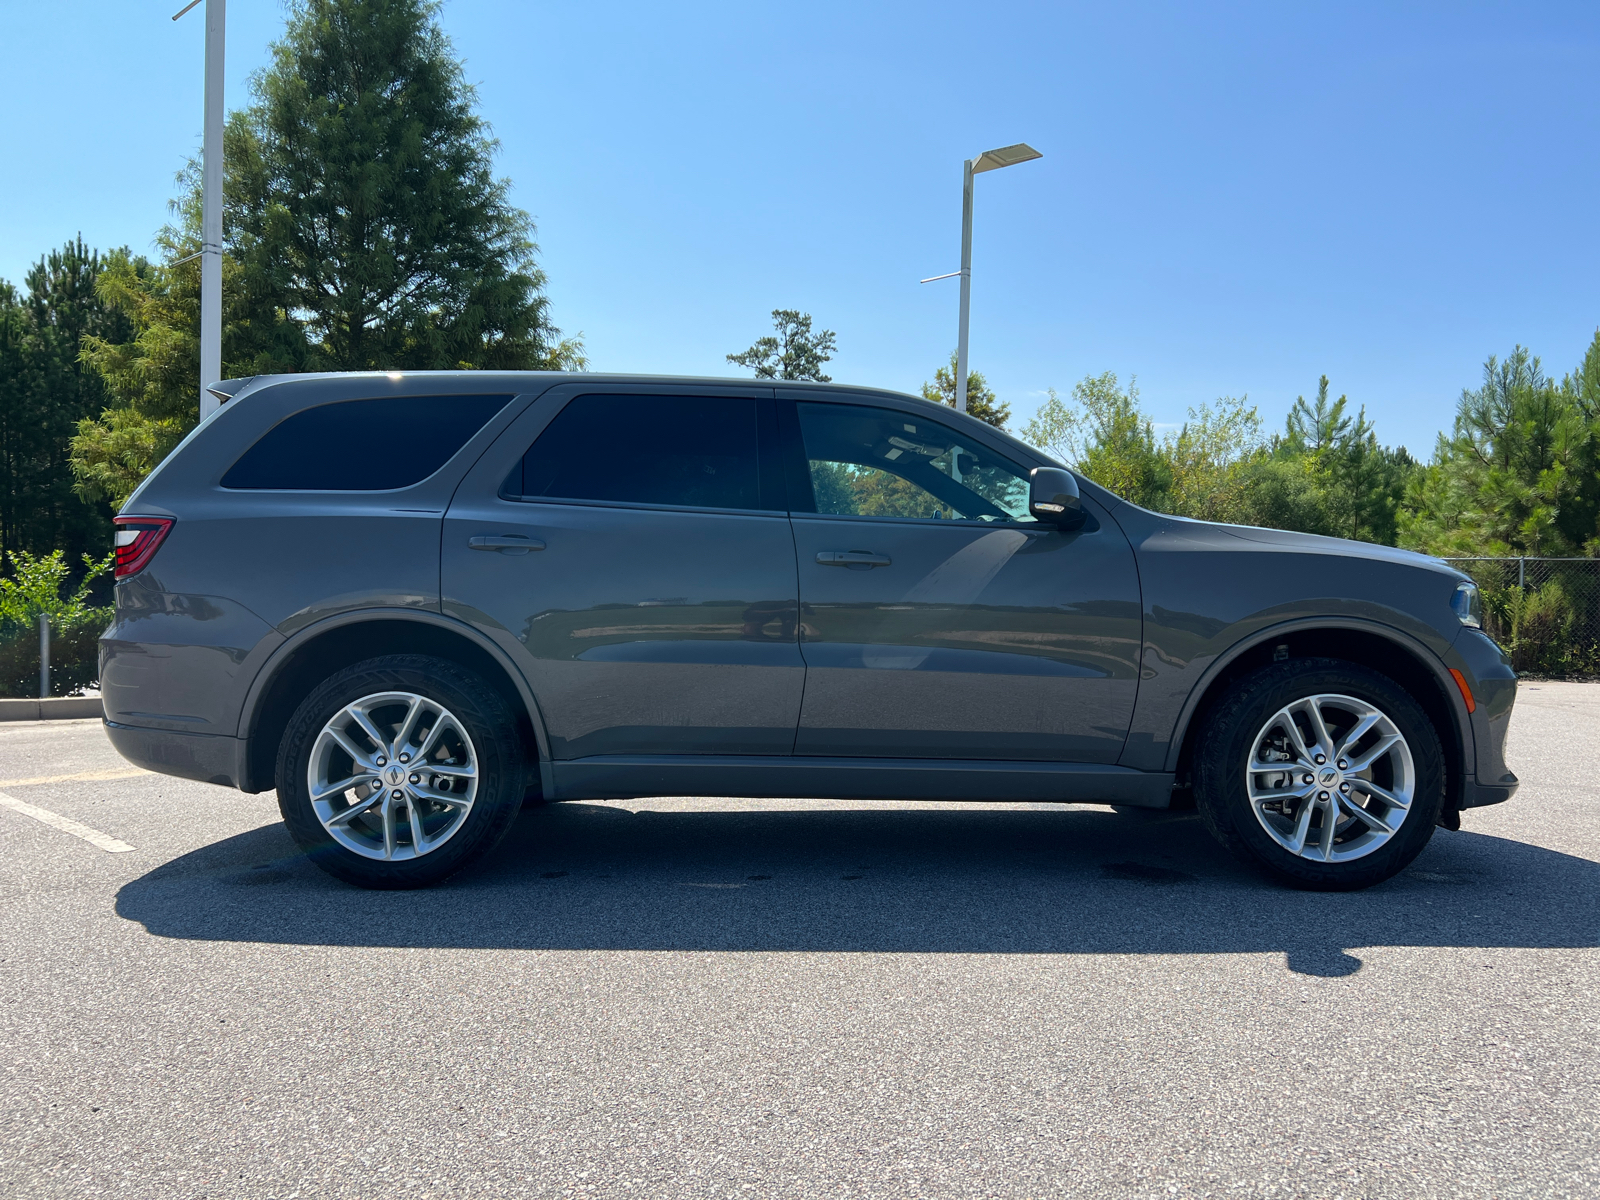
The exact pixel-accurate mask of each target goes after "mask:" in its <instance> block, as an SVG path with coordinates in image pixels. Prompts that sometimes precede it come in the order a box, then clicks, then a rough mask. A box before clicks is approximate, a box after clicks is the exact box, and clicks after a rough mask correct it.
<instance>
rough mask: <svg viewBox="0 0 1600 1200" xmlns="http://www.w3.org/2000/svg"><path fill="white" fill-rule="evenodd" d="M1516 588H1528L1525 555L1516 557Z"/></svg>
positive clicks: (1520, 589) (1522, 589) (1523, 589)
mask: <svg viewBox="0 0 1600 1200" xmlns="http://www.w3.org/2000/svg"><path fill="white" fill-rule="evenodd" d="M1517 590H1518V591H1527V590H1528V560H1527V558H1526V556H1524V557H1522V558H1519V559H1517Z"/></svg>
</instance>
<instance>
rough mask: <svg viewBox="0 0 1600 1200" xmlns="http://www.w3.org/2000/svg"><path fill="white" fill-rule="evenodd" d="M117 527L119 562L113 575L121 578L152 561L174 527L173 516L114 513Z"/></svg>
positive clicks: (113, 570)
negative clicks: (134, 515) (120, 515)
mask: <svg viewBox="0 0 1600 1200" xmlns="http://www.w3.org/2000/svg"><path fill="white" fill-rule="evenodd" d="M111 519H112V521H113V522H114V523H115V524H116V527H117V536H116V546H117V564H116V566H115V567H114V568H113V569H112V576H113V578H115V579H116V580H118V581H119V582H120V581H121V580H124V579H126V578H128V577H129V576H130V575H137V574H138V573H139V572H140V571H142V570H144V569H145V567H147V566H149V565H150V560H151V559H152V558H154V557H155V554H156V551H157V550H159V549H160V548H161V543H162V542H163V541H165V540H166V537H167V534H168V533H169V532H171V530H172V518H171V517H113V518H111Z"/></svg>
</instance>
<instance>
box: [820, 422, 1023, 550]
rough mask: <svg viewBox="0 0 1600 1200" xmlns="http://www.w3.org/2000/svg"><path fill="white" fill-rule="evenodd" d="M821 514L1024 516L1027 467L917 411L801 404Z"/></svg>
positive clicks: (931, 517)
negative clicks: (905, 411)
mask: <svg viewBox="0 0 1600 1200" xmlns="http://www.w3.org/2000/svg"><path fill="white" fill-rule="evenodd" d="M795 408H796V410H797V412H798V414H799V417H800V436H801V439H802V440H803V442H804V443H805V454H806V465H807V467H808V468H809V471H810V475H811V490H812V493H813V495H814V496H815V499H816V511H817V512H819V513H834V514H837V515H840V516H853V517H920V518H923V519H924V520H935V521H936V520H946V521H1024V522H1029V523H1032V522H1033V520H1034V519H1033V517H1031V516H1030V515H1029V514H1028V472H1027V468H1025V467H1021V466H1018V465H1017V464H1015V463H1013V462H1011V461H1009V460H1007V459H1004V458H1001V457H1000V456H999V455H998V454H996V453H994V452H993V451H992V450H989V449H988V448H987V447H984V446H980V445H977V444H976V443H974V442H973V441H972V440H970V439H969V438H967V437H965V436H963V435H962V434H959V433H957V432H956V431H955V430H953V429H951V428H950V427H949V426H947V425H942V424H940V423H939V422H937V421H929V420H927V419H926V418H924V417H922V416H920V415H919V414H913V413H903V412H897V411H895V410H893V409H887V408H866V407H862V406H858V405H854V404H806V403H801V404H797V405H796V406H795Z"/></svg>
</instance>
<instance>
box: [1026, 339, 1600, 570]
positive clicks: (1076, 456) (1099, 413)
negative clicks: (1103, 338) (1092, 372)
mask: <svg viewBox="0 0 1600 1200" xmlns="http://www.w3.org/2000/svg"><path fill="white" fill-rule="evenodd" d="M1021 433H1022V437H1023V438H1024V439H1025V440H1027V441H1028V442H1030V443H1032V444H1033V445H1035V446H1038V447H1040V448H1041V449H1044V450H1047V451H1049V452H1050V453H1052V454H1053V455H1055V456H1056V457H1057V458H1060V459H1061V460H1062V461H1064V462H1066V463H1067V464H1068V465H1070V466H1073V467H1075V468H1076V469H1078V470H1080V471H1081V472H1082V473H1083V474H1085V475H1087V476H1088V477H1089V478H1091V479H1093V480H1095V481H1096V482H1097V483H1099V484H1101V485H1102V486H1104V487H1106V488H1108V489H1110V490H1111V491H1113V492H1115V493H1117V494H1118V495H1119V496H1122V497H1123V498H1124V499H1127V500H1132V501H1133V502H1134V503H1136V504H1140V505H1142V506H1144V507H1146V508H1152V509H1156V510H1158V511H1160V512H1168V513H1173V514H1175V515H1178V516H1186V517H1197V518H1201V519H1204V520H1210V521H1227V522H1231V523H1235V524H1243V525H1265V526H1270V527H1273V528H1277V529H1290V530H1297V531H1300V532H1304V533H1320V534H1327V535H1330V536H1333V537H1342V538H1352V539H1355V540H1358V541H1366V542H1376V543H1380V544H1383V545H1390V546H1393V545H1399V546H1403V547H1407V548H1410V549H1416V550H1422V551H1425V552H1427V553H1430V554H1437V555H1441V556H1459V557H1464V556H1472V555H1487V556H1495V555H1524V554H1526V555H1548V556H1568V555H1570V556H1587V557H1596V556H1600V330H1597V331H1596V333H1595V337H1594V340H1593V341H1592V342H1591V344H1590V346H1589V348H1588V350H1587V352H1586V353H1585V354H1584V356H1583V359H1582V361H1581V362H1579V363H1578V364H1577V366H1576V367H1575V368H1574V369H1573V370H1571V371H1569V372H1567V373H1566V374H1565V375H1563V376H1562V378H1561V379H1560V381H1559V382H1558V381H1557V380H1556V379H1554V378H1553V377H1552V376H1550V375H1547V374H1546V373H1545V371H1544V369H1543V366H1542V365H1541V363H1540V361H1539V359H1537V358H1535V357H1534V356H1533V355H1532V354H1531V353H1530V352H1529V351H1528V350H1526V349H1524V348H1523V347H1521V346H1518V347H1516V348H1515V349H1513V351H1512V352H1511V354H1510V355H1509V356H1507V357H1506V358H1505V359H1504V360H1503V361H1502V360H1500V359H1497V358H1496V357H1494V356H1490V358H1489V359H1488V361H1487V362H1486V363H1485V364H1484V367H1483V382H1482V384H1481V386H1479V387H1477V388H1468V389H1466V390H1464V391H1463V392H1462V393H1461V396H1460V399H1459V400H1458V401H1457V404H1456V416H1455V421H1454V425H1453V428H1452V430H1451V432H1449V433H1442V434H1440V435H1439V438H1438V442H1437V443H1436V445H1435V446H1434V451H1433V457H1432V460H1431V461H1430V462H1428V463H1426V464H1424V463H1421V462H1419V461H1417V460H1416V459H1415V458H1414V457H1413V456H1412V455H1411V454H1409V453H1408V452H1407V451H1406V449H1405V448H1404V447H1403V446H1399V447H1391V446H1385V445H1383V444H1381V443H1380V442H1379V441H1378V435H1377V431H1376V430H1375V429H1374V428H1373V425H1372V423H1371V421H1369V420H1368V418H1367V413H1366V409H1365V408H1364V407H1362V408H1358V409H1357V410H1356V411H1355V412H1351V410H1350V403H1349V400H1348V398H1347V397H1345V396H1340V397H1338V398H1337V399H1330V398H1329V386H1328V379H1327V377H1326V376H1323V378H1322V379H1321V380H1320V381H1319V382H1318V387H1317V393H1316V397H1315V399H1313V400H1307V399H1306V398H1305V397H1304V396H1300V397H1297V398H1296V400H1295V402H1294V405H1293V406H1292V407H1291V408H1290V410H1289V414H1288V419H1287V421H1286V423H1285V426H1284V428H1283V430H1282V431H1274V432H1271V433H1268V432H1266V431H1265V430H1264V429H1263V423H1262V421H1261V417H1260V414H1259V412H1258V411H1257V409H1256V408H1255V407H1253V406H1251V405H1249V404H1247V403H1246V402H1245V401H1244V400H1241V399H1233V398H1229V397H1224V398H1222V399H1219V400H1217V401H1215V402H1213V403H1210V404H1203V405H1199V406H1197V407H1195V408H1191V409H1190V410H1189V413H1188V420H1187V421H1185V422H1184V424H1183V425H1182V426H1181V427H1180V428H1179V429H1178V430H1177V431H1175V432H1172V433H1168V434H1165V435H1163V436H1159V437H1158V436H1157V435H1156V432H1155V428H1154V425H1153V424H1152V422H1151V420H1150V418H1149V416H1148V415H1146V414H1145V412H1144V411H1143V409H1142V408H1141V407H1140V403H1139V391H1138V387H1137V384H1136V383H1133V382H1130V384H1129V385H1128V387H1127V388H1126V389H1124V388H1122V387H1121V386H1120V385H1119V383H1118V380H1117V377H1116V376H1115V375H1114V374H1110V373H1107V374H1104V375H1099V376H1091V377H1088V378H1085V379H1084V380H1082V381H1081V382H1080V383H1078V384H1077V385H1076V386H1075V387H1074V388H1073V389H1072V394H1071V396H1070V397H1069V398H1068V399H1065V400H1063V399H1062V398H1061V397H1059V396H1057V395H1056V394H1055V393H1054V392H1053V391H1052V392H1051V393H1050V395H1049V399H1048V400H1047V401H1046V402H1045V403H1044V404H1043V405H1042V406H1041V407H1040V409H1039V412H1038V413H1037V414H1036V415H1035V416H1034V417H1033V419H1032V420H1030V421H1029V422H1028V424H1027V426H1026V427H1025V428H1024V429H1023V430H1022V431H1021Z"/></svg>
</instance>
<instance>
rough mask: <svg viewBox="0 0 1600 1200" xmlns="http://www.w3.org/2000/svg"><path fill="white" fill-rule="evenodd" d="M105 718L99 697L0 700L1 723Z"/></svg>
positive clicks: (103, 707)
mask: <svg viewBox="0 0 1600 1200" xmlns="http://www.w3.org/2000/svg"><path fill="white" fill-rule="evenodd" d="M103 716H105V706H104V705H102V704H101V703H100V697H99V696H52V697H51V698H50V699H48V700H0V721H71V720H82V719H84V718H85V717H103Z"/></svg>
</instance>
